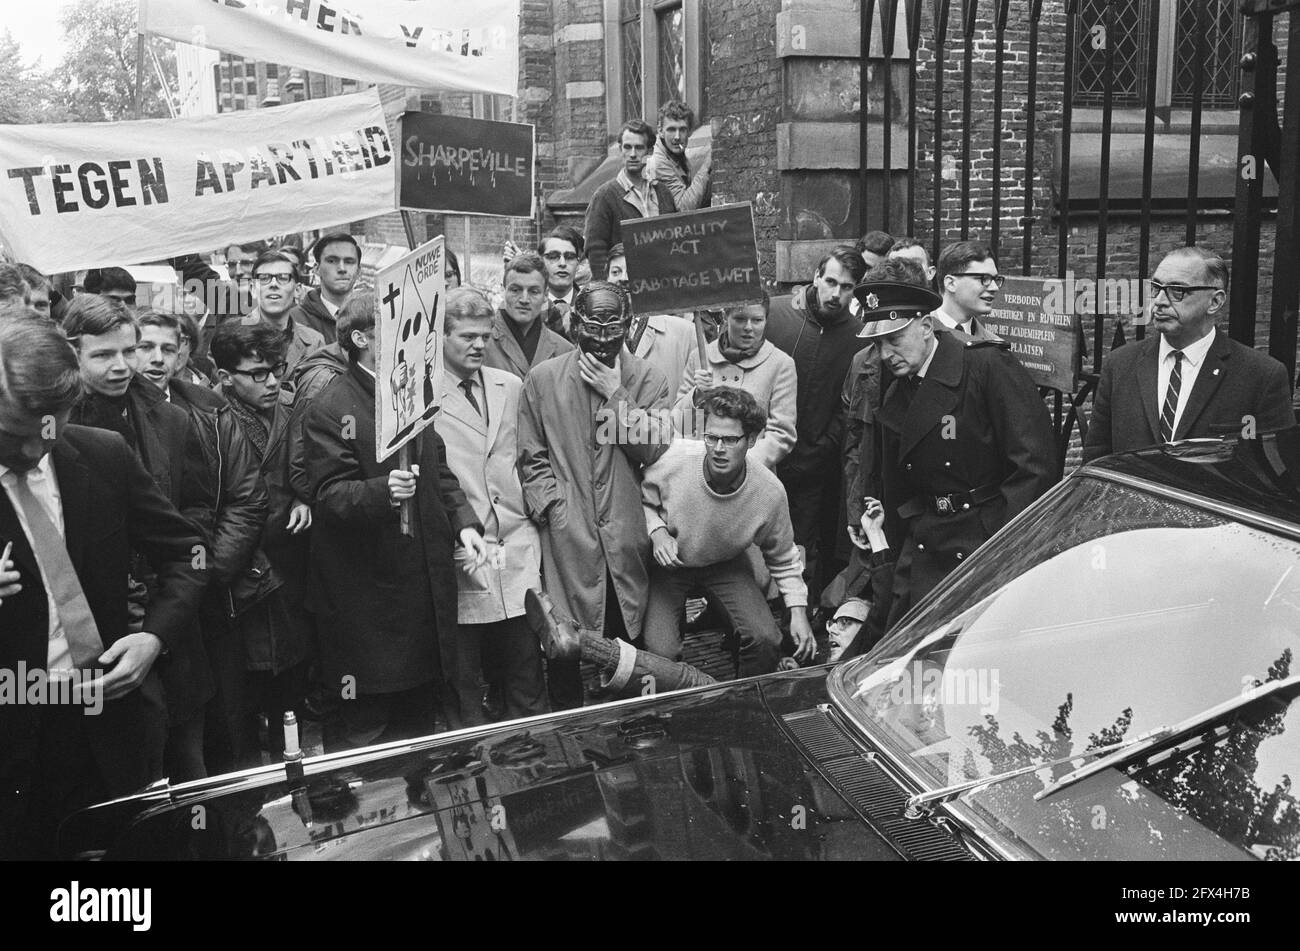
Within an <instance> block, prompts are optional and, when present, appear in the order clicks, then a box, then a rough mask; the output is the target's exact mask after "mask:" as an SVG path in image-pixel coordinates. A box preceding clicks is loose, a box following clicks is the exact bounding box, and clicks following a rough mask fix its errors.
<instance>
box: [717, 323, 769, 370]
mask: <svg viewBox="0 0 1300 951" xmlns="http://www.w3.org/2000/svg"><path fill="white" fill-rule="evenodd" d="M762 346H763V340H762V338H760V339H759V341H758V346H756V347H754V349H753V350H742V349H741V348H740V347H733V346H732V345H731V340H730V338H729V337H728V336H727V329H726V328H725V327H724V328H723V329H722V332H721V333H720V334H718V350H719V351H721V353H722V356H723V358H724V359H725V360H726V361H727V362H728V363H739V362H740V361H741V360H746V359H748V358H749V357H752V356H754V355H755V354H756V353H758V351H759V350H760V349H761V348H762Z"/></svg>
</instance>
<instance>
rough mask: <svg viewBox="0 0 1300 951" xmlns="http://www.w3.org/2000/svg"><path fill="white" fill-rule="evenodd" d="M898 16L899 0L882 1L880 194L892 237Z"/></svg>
mask: <svg viewBox="0 0 1300 951" xmlns="http://www.w3.org/2000/svg"><path fill="white" fill-rule="evenodd" d="M897 13H898V0H880V40H881V48H882V49H883V50H884V52H885V108H884V109H883V110H882V112H881V118H882V119H883V120H884V126H885V128H884V133H883V134H882V136H881V139H880V144H881V146H882V147H883V148H884V150H885V161H884V163H883V164H884V185H883V187H882V189H881V191H882V193H883V197H884V200H885V215H884V225H883V228H884V230H885V231H886V232H888V233H890V234H893V231H892V229H891V228H890V223H891V221H892V220H893V207H894V201H893V198H894V17H895V16H896V15H897ZM864 233H865V232H864Z"/></svg>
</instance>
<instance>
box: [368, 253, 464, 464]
mask: <svg viewBox="0 0 1300 951" xmlns="http://www.w3.org/2000/svg"><path fill="white" fill-rule="evenodd" d="M443 254H444V248H443V239H442V237H441V236H440V237H437V238H434V239H433V240H432V241H429V242H427V243H425V244H422V245H420V246H419V247H418V248H416V249H415V250H414V251H412V252H411V253H409V254H407V255H405V256H403V257H402V258H401V259H400V260H398V261H395V262H394V263H393V264H392V265H391V266H389V267H386V268H384V269H383V270H381V271H379V272H378V273H377V274H376V275H375V458H376V459H379V460H383V459H386V458H388V457H389V456H390V455H392V454H393V453H394V452H396V451H397V450H398V449H399V448H400V447H401V446H403V445H405V444H406V443H407V442H409V441H410V440H412V439H414V438H415V437H416V436H417V435H419V433H420V431H421V430H422V429H424V428H425V427H426V426H428V425H429V424H430V423H431V422H433V417H434V415H435V414H436V413H437V412H438V403H437V400H438V395H437V394H438V386H439V384H440V383H441V381H442V374H443V366H442V347H443V340H442V323H443V311H444V308H445V305H446V297H447V294H446V279H445V278H444V276H443V266H444V264H443ZM429 477H430V478H437V474H436V473H430V474H429Z"/></svg>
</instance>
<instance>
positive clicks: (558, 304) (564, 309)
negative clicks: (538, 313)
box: [551, 297, 569, 318]
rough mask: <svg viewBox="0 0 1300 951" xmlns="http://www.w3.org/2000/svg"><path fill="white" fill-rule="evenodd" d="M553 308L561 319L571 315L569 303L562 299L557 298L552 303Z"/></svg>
mask: <svg viewBox="0 0 1300 951" xmlns="http://www.w3.org/2000/svg"><path fill="white" fill-rule="evenodd" d="M551 306H552V307H554V308H555V310H556V313H558V314H559V315H560V317H561V318H564V317H565V316H567V315H568V313H569V302H568V301H566V300H564V299H562V298H559V297H557V298H555V300H553V301H551Z"/></svg>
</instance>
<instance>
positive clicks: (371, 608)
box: [304, 362, 482, 693]
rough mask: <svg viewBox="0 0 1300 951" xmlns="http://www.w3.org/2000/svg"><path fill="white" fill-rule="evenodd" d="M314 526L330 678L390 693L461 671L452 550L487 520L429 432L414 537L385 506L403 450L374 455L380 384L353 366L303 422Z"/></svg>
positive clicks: (315, 598) (314, 584)
mask: <svg viewBox="0 0 1300 951" xmlns="http://www.w3.org/2000/svg"><path fill="white" fill-rule="evenodd" d="M304 427H305V428H304V436H305V444H306V458H305V461H306V470H307V478H308V481H309V483H310V486H311V495H312V498H313V500H314V502H313V506H312V509H313V522H312V529H311V536H312V538H311V567H310V577H309V582H308V586H309V599H310V603H311V606H312V609H313V610H314V611H315V613H316V619H317V626H318V629H319V633H320V650H321V658H320V660H321V665H322V667H323V670H324V674H325V677H326V682H327V683H329V684H332V685H337V684H339V683H341V682H342V680H343V678H344V677H347V676H351V677H354V678H355V685H356V689H357V692H358V693H394V692H397V691H400V690H408V689H410V688H412V687H418V686H421V685H423V684H427V683H430V682H432V681H434V680H435V679H436V678H438V677H439V675H440V672H441V671H447V672H448V674H449V675H450V673H451V672H452V671H454V670H455V669H456V665H455V660H456V653H455V652H456V592H457V579H456V570H455V565H454V563H453V561H452V549H453V547H454V545H455V544H456V541H457V537H458V536H459V534H460V532H461V530H462V529H465V528H478V529H479V530H480V531H481V530H482V527H481V526H480V525H479V524H478V520H477V518H476V517H475V515H474V510H473V508H471V507H470V505H469V503H468V502H467V501H466V500H465V493H464V492H463V491H461V487H460V483H459V482H458V481H457V480H456V476H455V474H454V473H453V472H452V471H451V469H450V468H448V466H447V453H446V449H445V447H444V445H443V441H442V437H440V436H439V435H438V433H437V432H436V431H435V430H434V428H433V427H432V426H430V427H429V428H428V429H426V430H424V432H423V434H422V435H421V439H420V449H419V452H418V454H417V458H418V460H419V465H420V477H419V479H418V481H417V483H416V485H417V490H416V494H415V501H414V505H413V508H414V513H413V516H412V524H413V526H414V532H413V535H412V537H409V538H408V537H407V536H405V535H403V534H402V533H401V529H400V525H399V518H398V510H397V509H396V508H394V507H393V506H392V505H390V504H389V496H388V473H389V472H391V471H392V470H394V469H396V468H397V453H394V454H393V455H391V456H389V457H388V458H387V459H385V460H384V461H383V462H377V461H376V460H375V382H374V378H373V377H371V376H370V375H369V374H367V373H366V371H365V370H364V369H362V368H361V367H359V366H358V365H357V364H356V363H355V362H354V363H353V364H352V365H351V366H350V367H349V368H348V372H347V373H344V374H341V375H340V376H338V377H336V378H335V379H334V380H333V382H331V383H330V384H329V386H327V387H326V388H325V390H324V391H323V392H322V393H321V394H320V396H318V397H317V398H316V399H315V400H313V401H312V404H311V407H310V408H309V409H308V410H307V416H306V419H305V420H304Z"/></svg>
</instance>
